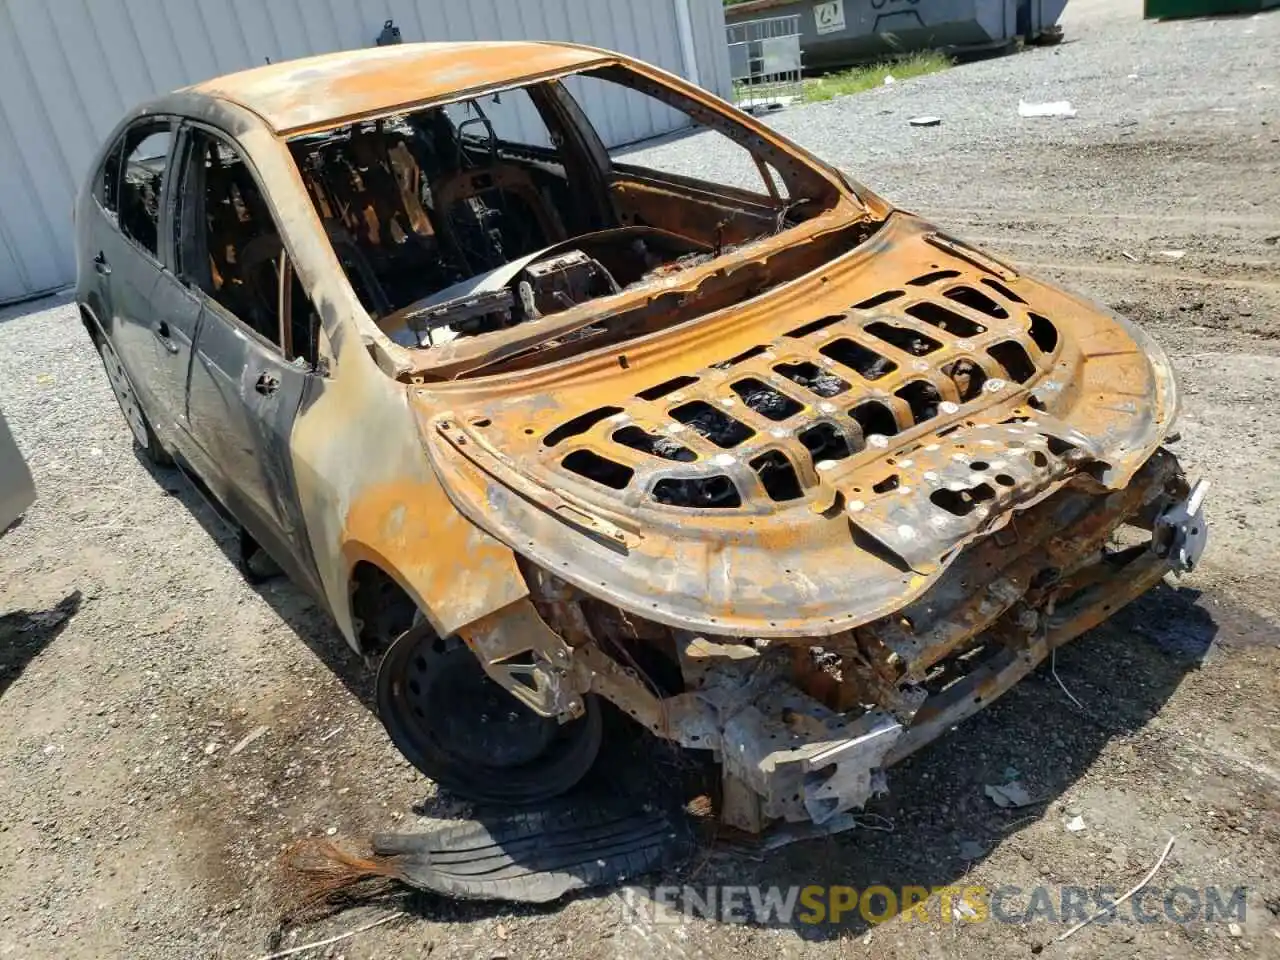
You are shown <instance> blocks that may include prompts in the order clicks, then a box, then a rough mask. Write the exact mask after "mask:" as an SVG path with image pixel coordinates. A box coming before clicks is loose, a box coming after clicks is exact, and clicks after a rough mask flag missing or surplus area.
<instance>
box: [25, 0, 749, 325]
mask: <svg viewBox="0 0 1280 960" xmlns="http://www.w3.org/2000/svg"><path fill="white" fill-rule="evenodd" d="M680 2H681V0H540V2H537V3H530V2H521V0H474V2H472V3H468V4H457V3H449V2H447V0H377V2H375V0H59V2H57V3H49V2H47V0H0V303H4V302H7V301H10V300H16V299H21V298H23V297H27V296H31V295H34V294H38V293H41V292H44V291H47V290H52V289H57V288H58V287H60V286H63V285H65V284H67V283H70V282H71V281H72V280H73V279H74V278H75V261H74V256H73V251H72V231H71V208H72V202H73V200H74V198H75V194H76V191H77V190H78V189H79V187H80V184H81V182H82V181H83V180H84V177H85V175H86V174H87V172H88V166H89V163H90V162H91V159H92V157H93V154H94V151H95V150H96V149H97V147H98V145H99V144H100V143H101V142H102V140H103V139H104V138H105V137H106V136H107V134H108V133H109V132H110V130H111V128H112V127H113V126H114V125H115V123H116V121H117V120H118V119H119V118H120V116H122V115H123V114H124V112H125V111H126V110H128V109H129V108H130V107H132V106H133V105H134V104H136V103H139V102H141V101H143V100H146V99H150V98H152V97H154V96H156V95H158V94H161V93H164V92H166V91H168V90H172V89H175V88H177V87H181V86H186V85H188V84H192V83H197V82H200V81H202V80H206V79H209V78H210V77H214V76H218V75H220V74H224V73H229V72H233V71H236V70H243V69H246V68H248V67H253V66H259V65H262V64H264V63H266V62H267V61H268V60H270V61H271V62H272V63H278V62H280V61H281V60H288V59H293V58H296V57H303V56H310V55H313V54H318V53H328V52H332V51H336V50H348V49H353V48H357V47H365V46H370V45H372V43H373V40H374V37H376V36H377V34H378V32H379V30H380V29H381V28H382V23H383V21H384V20H386V19H387V17H391V18H393V19H394V20H395V22H396V25H397V26H398V27H399V28H400V31H401V36H402V37H403V40H404V41H405V42H406V43H409V42H413V41H419V40H569V41H573V42H577V43H585V44H591V45H594V46H601V47H607V48H610V49H615V50H621V51H622V52H624V53H629V54H632V55H635V56H638V57H641V58H642V59H645V60H648V61H650V62H652V63H655V64H657V65H658V66H660V67H662V68H664V69H666V70H670V71H671V72H673V73H676V74H679V75H682V76H690V75H691V73H692V72H696V73H697V75H698V78H699V81H700V82H701V83H702V85H703V86H705V87H706V88H707V89H709V90H711V91H712V92H714V93H717V94H720V95H725V94H726V93H727V92H728V90H729V78H728V76H729V69H728V58H727V55H726V54H725V53H724V50H723V23H724V14H723V12H722V8H721V4H720V0H688V4H689V11H690V21H691V25H692V39H693V44H692V49H693V50H694V51H695V60H696V62H695V63H693V64H690V63H687V62H686V56H685V55H684V52H683V51H682V47H681V43H680V39H679V24H678V20H677V10H678V4H679V3H680ZM690 68H693V69H692V71H691V69H690ZM589 106H594V107H596V109H593V110H592V114H593V116H607V117H609V121H608V124H607V125H606V129H604V130H602V133H603V134H604V135H605V137H606V139H607V140H608V141H609V142H610V144H611V145H613V144H619V143H625V142H631V141H634V140H638V139H643V138H645V137H651V136H655V135H658V134H661V133H665V132H667V131H669V130H671V129H674V128H675V127H677V126H679V125H681V124H682V123H683V122H684V121H683V118H681V117H679V116H678V115H675V114H674V113H673V112H671V111H667V110H662V109H654V108H652V107H642V108H640V109H637V108H636V107H635V106H634V105H633V104H631V103H629V102H626V101H624V100H623V99H621V97H619V98H618V99H617V101H616V102H601V103H599V104H594V105H589Z"/></svg>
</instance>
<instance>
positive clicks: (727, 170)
mask: <svg viewBox="0 0 1280 960" xmlns="http://www.w3.org/2000/svg"><path fill="white" fill-rule="evenodd" d="M564 86H565V89H566V90H568V91H569V93H570V95H571V96H572V97H573V98H574V99H575V100H576V101H577V103H578V105H579V107H580V108H581V109H582V111H583V113H584V114H585V115H586V117H587V119H588V121H590V123H591V125H592V126H593V127H594V128H595V129H596V131H597V133H598V134H599V135H600V137H601V138H602V139H604V140H605V143H606V147H607V148H608V151H609V158H610V161H611V165H612V168H613V170H612V174H613V182H614V191H615V193H616V194H617V193H621V194H623V195H624V196H625V194H626V193H627V190H628V184H627V181H632V182H633V183H634V184H635V185H636V187H640V186H641V185H643V184H644V182H645V181H651V182H653V183H656V184H677V185H683V186H687V187H691V188H694V189H699V188H700V189H702V190H705V191H706V192H707V193H708V194H711V195H722V196H724V197H726V198H728V197H730V196H736V197H737V198H739V199H744V200H756V201H757V202H759V203H760V204H761V205H762V206H763V207H774V208H775V209H776V208H777V207H778V205H779V204H780V203H781V204H784V206H783V208H782V210H781V211H778V212H780V213H781V214H782V218H781V225H782V226H785V225H788V224H790V223H793V222H798V221H800V220H803V219H805V217H804V216H803V215H802V213H800V212H799V208H800V207H801V206H802V205H803V204H811V205H817V204H818V203H819V201H821V200H822V199H824V196H825V194H827V193H828V192H829V187H827V186H826V185H825V184H823V183H821V182H820V181H817V180H815V178H814V177H813V176H812V172H811V171H807V170H803V169H800V168H798V167H796V166H795V165H794V164H793V163H792V162H791V161H790V158H788V157H784V156H780V155H777V152H776V151H774V150H772V149H771V148H769V147H768V145H767V144H766V143H765V142H764V141H762V140H761V139H760V138H759V137H754V136H753V135H751V134H750V132H749V131H747V130H745V129H744V128H740V127H736V126H734V125H729V124H724V123H723V122H722V121H720V119H719V118H718V117H717V116H716V115H714V114H712V113H711V112H710V111H707V110H706V109H705V108H703V107H702V106H701V105H699V104H697V103H696V102H694V101H692V100H686V99H685V98H683V97H682V96H681V95H680V94H678V93H677V92H676V91H673V90H671V89H670V88H668V87H664V86H661V85H659V84H655V83H653V82H652V81H649V80H648V79H647V78H644V77H642V76H639V75H637V74H634V73H633V72H631V71H629V70H626V69H623V68H619V67H605V68H603V69H599V70H593V71H588V72H587V73H583V74H579V75H577V76H573V77H568V78H566V79H565V81H564ZM600 105H605V107H606V108H607V110H606V112H603V113H602V109H601V106H600ZM654 114H657V115H660V116H662V117H664V118H665V119H666V121H667V122H668V124H669V125H671V126H674V127H675V128H676V129H675V130H674V131H673V132H672V133H670V134H667V135H666V136H663V137H658V138H656V139H651V140H645V141H641V142H638V143H637V142H634V141H632V142H628V141H627V139H626V131H625V129H621V128H620V127H619V118H620V117H622V118H625V117H633V116H642V117H643V116H646V115H654ZM730 131H732V135H731V133H730ZM753 140H754V141H755V142H751V141H753ZM784 167H785V169H784ZM646 192H647V191H646ZM623 206H624V208H625V207H627V206H628V205H627V204H626V203H625V202H624V204H623ZM624 215H625V214H624ZM637 215H638V216H641V217H644V214H643V213H642V212H640V213H637ZM735 219H736V220H739V221H741V224H740V226H741V229H740V230H738V231H736V232H737V233H738V234H739V235H741V239H745V235H746V233H748V232H749V231H751V230H753V229H756V228H757V227H759V226H761V225H769V224H771V223H773V222H774V221H775V220H777V219H778V218H777V217H776V216H775V215H774V213H772V212H771V211H769V210H768V209H761V210H759V211H758V213H757V216H756V217H754V218H753V217H752V216H751V214H750V212H748V213H747V214H746V215H745V216H744V215H742V214H739V215H738V216H737V217H735ZM752 219H758V221H759V222H758V223H752V222H751V221H752ZM722 233H723V231H722ZM721 239H723V237H722V238H721ZM741 239H738V240H736V241H730V242H741Z"/></svg>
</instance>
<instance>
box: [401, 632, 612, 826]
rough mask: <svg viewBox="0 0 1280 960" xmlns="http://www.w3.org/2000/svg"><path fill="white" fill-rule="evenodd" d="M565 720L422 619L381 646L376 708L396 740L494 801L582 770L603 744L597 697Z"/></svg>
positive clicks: (540, 793) (564, 780) (563, 786)
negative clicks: (524, 699)
mask: <svg viewBox="0 0 1280 960" xmlns="http://www.w3.org/2000/svg"><path fill="white" fill-rule="evenodd" d="M584 703H585V707H586V712H585V713H584V714H583V715H582V716H581V717H578V718H577V719H575V720H570V721H569V722H568V723H564V724H561V723H559V722H557V721H556V720H555V719H554V718H551V717H542V716H539V715H538V714H536V713H534V712H533V711H532V710H530V709H529V708H528V707H526V706H525V705H524V704H523V703H521V702H520V701H519V700H517V699H516V698H515V697H513V696H512V695H511V694H509V693H508V692H507V691H506V690H504V689H503V688H502V687H501V686H500V685H499V684H498V683H496V682H495V681H493V680H492V679H490V678H489V676H488V675H487V674H486V673H485V672H484V668H483V667H482V666H481V665H480V661H478V660H477V659H476V657H475V654H473V653H472V652H471V651H470V650H469V649H468V648H467V647H466V645H465V644H463V643H462V642H461V641H460V640H458V639H457V638H449V639H446V640H442V639H440V638H438V637H436V636H435V634H434V632H433V631H432V630H431V628H430V626H428V625H427V624H420V625H418V626H415V627H414V628H413V629H411V630H409V631H408V632H406V633H405V634H404V635H403V636H401V637H400V638H399V639H397V640H396V642H395V643H393V644H392V645H391V647H390V649H388V650H387V653H386V655H385V656H384V657H383V659H382V665H381V667H380V668H379V670H378V714H379V716H380V718H381V720H382V723H383V725H384V726H385V727H386V728H387V733H388V734H389V735H390V736H391V740H392V742H393V743H394V744H395V745H396V747H397V748H398V749H399V750H400V752H401V753H403V754H404V755H405V757H406V758H407V759H408V760H409V761H410V762H411V763H412V764H413V765H414V766H415V767H417V768H418V769H419V770H421V771H422V772H423V773H424V774H426V775H427V776H428V777H430V778H431V779H432V780H434V781H435V782H436V783H437V784H439V785H440V786H441V787H444V788H445V789H447V790H450V791H452V792H453V793H456V794H458V795H459V796H461V797H465V798H467V799H469V800H477V801H484V802H494V803H511V804H518V803H538V802H541V801H544V800H548V799H550V798H551V797H555V796H559V795H560V794H562V793H564V792H566V791H567V790H569V789H570V788H571V787H573V786H574V785H575V784H576V783H577V782H578V781H579V780H581V779H582V778H583V776H585V775H586V773H587V771H588V770H590V769H591V765H592V764H593V763H594V762H595V758H596V755H597V754H598V753H599V751H600V741H601V715H600V704H599V702H598V701H597V700H596V698H595V697H593V696H587V697H585V698H584Z"/></svg>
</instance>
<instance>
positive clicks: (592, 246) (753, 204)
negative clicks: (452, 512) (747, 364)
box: [289, 66, 873, 374]
mask: <svg viewBox="0 0 1280 960" xmlns="http://www.w3.org/2000/svg"><path fill="white" fill-rule="evenodd" d="M636 115H648V116H661V117H664V118H667V119H669V120H670V121H671V123H672V125H673V126H674V127H676V129H677V132H676V133H675V134H672V135H669V136H667V137H663V138H660V139H659V140H656V141H647V142H645V143H643V144H636V145H630V146H623V147H618V146H614V145H617V144H626V143H627V142H628V139H629V135H630V133H629V130H628V129H627V128H626V123H627V120H626V118H627V117H630V116H636ZM289 148H290V151H291V153H292V155H293V158H294V161H295V162H296V164H297V166H298V169H299V172H300V173H301V175H302V180H303V183H304V184H305V186H306V188H307V191H308V193H309V194H310V196H311V199H312V202H313V204H314V206H315V209H316V212H317V214H319V216H320V219H321V221H322V222H323V224H324V227H325V231H326V233H327V235H328V237H329V240H330V243H331V244H332V246H333V249H334V252H335V253H336V254H337V257H338V260H339V262H340V263H341V265H342V267H343V270H344V272H345V273H346V275H347V278H348V279H349V280H350V282H351V285H352V287H353V289H354V290H355V292H356V295H357V296H358V298H359V299H360V301H361V304H362V305H363V306H364V308H365V310H366V311H367V312H368V313H369V314H370V316H371V317H372V318H373V319H374V321H375V322H376V323H377V324H378V326H379V327H380V328H381V329H382V331H383V332H384V333H386V334H387V335H388V336H389V337H390V338H391V339H392V340H393V341H395V342H396V343H398V344H400V345H401V346H405V347H410V348H417V349H423V350H425V351H427V353H426V354H424V355H423V357H422V365H423V367H424V368H431V367H434V368H436V369H444V370H448V371H451V372H452V373H453V374H457V373H467V372H474V371H476V370H479V369H480V368H482V367H493V366H495V365H501V366H503V367H506V368H509V369H519V368H521V367H522V366H528V365H530V363H531V360H530V356H529V355H530V354H531V353H532V354H541V355H540V356H538V357H537V359H536V361H533V362H549V361H550V360H552V359H555V358H556V357H558V356H560V355H563V354H565V353H568V352H574V351H580V350H581V349H583V347H584V346H591V347H595V346H604V345H606V343H611V342H615V341H617V340H621V339H629V338H633V337H636V336H639V335H643V334H644V333H648V332H651V331H652V330H654V329H657V328H660V327H661V326H664V325H670V324H672V323H676V322H679V321H680V320H682V319H687V318H689V317H691V316H696V315H698V314H699V313H701V312H706V311H708V310H714V309H717V308H718V306H727V305H730V304H732V303H736V302H740V301H741V300H742V299H744V297H746V296H754V295H758V294H759V293H760V292H763V289H765V288H767V287H768V286H773V285H776V284H778V283H785V282H787V281H788V280H791V279H794V278H795V277H797V276H799V275H801V274H803V273H807V272H809V271H811V270H813V269H816V268H817V267H819V266H821V265H822V264H823V263H825V262H826V261H827V260H829V259H831V258H832V257H834V256H836V255H838V254H840V253H843V252H845V251H846V250H848V249H850V246H851V244H850V239H849V237H847V236H844V237H841V236H839V234H840V231H836V233H835V234H834V235H830V236H829V237H824V238H823V239H822V240H821V241H818V242H816V243H815V244H811V245H805V247H807V248H808V249H792V248H787V247H785V246H780V247H779V249H777V250H775V251H773V252H772V253H771V254H770V256H769V257H768V258H767V260H768V261H770V262H768V263H767V264H766V263H764V262H761V263H759V264H758V265H753V267H752V268H751V269H745V270H741V271H736V272H735V273H734V275H733V276H728V275H721V276H718V277H717V275H716V274H713V273H709V274H706V276H707V277H708V282H710V283H712V285H713V286H717V287H720V288H722V289H716V290H712V291H710V292H708V291H702V292H701V294H702V295H701V296H698V297H691V298H688V300H689V301H690V303H688V304H687V305H683V306H682V305H676V309H672V306H671V304H664V305H663V308H662V309H650V312H649V314H646V313H645V310H646V309H647V308H652V307H655V306H656V305H655V304H646V305H645V306H642V307H638V308H636V310H634V311H623V312H622V313H619V314H617V315H613V316H610V317H608V319H607V320H606V321H601V322H599V323H596V324H592V323H583V324H581V325H571V324H568V323H566V324H565V326H564V327H563V328H561V327H559V326H557V324H555V323H550V322H548V321H549V319H550V318H552V317H556V316H557V315H559V314H564V313H567V312H569V311H574V310H575V309H576V308H579V307H582V306H583V305H585V304H589V303H591V302H593V301H596V300H599V299H601V298H607V297H612V296H615V295H617V294H620V293H623V292H626V291H629V290H632V289H636V288H640V287H645V286H654V287H656V286H658V285H660V284H663V283H666V282H669V280H670V278H671V277H672V276H673V275H675V274H680V273H685V272H688V271H691V270H696V269H698V268H701V267H703V266H706V265H708V264H711V263H712V262H714V261H716V260H718V259H719V258H721V257H723V256H725V255H726V254H729V253H731V252H733V251H735V250H737V249H738V248H740V247H743V246H747V245H750V244H753V243H756V242H757V241H762V240H770V239H772V238H774V237H776V236H777V235H778V234H780V233H783V232H785V231H786V230H788V229H790V228H792V227H795V226H797V225H799V224H801V223H803V222H805V221H806V220H809V219H811V218H813V217H815V216H817V215H819V214H821V213H823V212H824V211H826V210H829V209H830V208H831V207H832V206H833V205H834V204H835V202H836V199H837V196H838V193H837V188H836V186H835V185H834V184H833V183H832V182H831V181H830V180H829V179H827V177H826V176H824V175H823V174H822V173H821V172H820V171H819V169H818V168H816V167H812V166H810V165H808V164H806V163H803V162H801V161H799V160H798V159H797V158H796V157H795V156H793V155H791V154H790V153H787V152H785V151H784V150H782V149H780V148H778V147H776V146H774V145H773V144H771V143H770V142H768V141H766V140H764V139H762V138H761V137H759V136H758V135H756V134H755V133H754V132H753V131H751V130H749V129H747V128H745V127H743V126H741V124H740V123H739V122H738V121H737V120H735V119H733V117H732V116H731V115H727V114H721V113H719V112H718V111H715V110H710V109H708V108H706V107H704V106H702V105H701V104H698V103H697V102H695V101H693V100H689V99H687V98H685V97H684V96H683V95H682V94H680V93H679V92H677V91H675V90H673V89H671V88H669V87H667V86H666V85H664V84H660V83H655V82H653V81H651V80H649V79H648V78H646V77H644V76H643V75H641V74H638V73H635V72H633V71H632V70H631V69H629V68H627V67H623V66H608V67H603V68H596V69H592V70H586V71H582V72H580V73H577V74H571V75H568V76H565V77H562V78H556V79H550V80H542V81H538V82H534V83H528V84H524V85H516V86H513V87H511V88H509V89H506V90H501V91H499V92H497V93H485V94H484V95H482V96H474V97H471V98H469V99H463V100H459V101H457V102H454V103H449V104H444V105H433V106H428V107H424V108H422V109H419V110H416V111H411V112H406V113H404V114H401V115H397V116H390V117H382V118H377V119H370V120H364V121H357V122H354V123H349V124H346V125H343V126H339V127H335V128H333V129H330V130H323V131H319V132H308V133H306V134H303V135H300V136H298V137H295V138H294V139H293V140H291V141H290V143H289ZM610 148H611V149H610ZM707 156H714V157H715V163H714V164H713V165H711V166H710V169H711V170H712V171H713V174H712V176H711V178H708V169H709V166H708V164H707V163H706V162H705V158H706V157H707ZM602 163H603V166H602ZM870 229H873V227H871V226H870V225H869V224H866V223H862V224H859V226H858V228H857V231H858V237H859V238H865V235H866V234H867V233H868V232H869V231H870ZM856 242H860V239H859V240H856V241H855V245H856ZM779 258H781V259H779ZM761 277H767V280H766V281H765V282H764V286H763V287H762V281H761ZM580 313H581V312H580ZM650 314H651V315H650ZM575 316H576V315H575ZM615 330H616V333H615ZM544 331H545V335H544ZM499 335H501V336H499ZM498 342H502V343H506V344H514V345H516V346H517V349H515V350H506V351H504V352H503V353H502V354H501V355H500V356H499V355H494V356H493V358H492V359H490V356H489V354H490V353H491V345H493V344H496V343H498ZM748 355H753V354H752V353H751V352H750V351H749V352H748ZM745 356H746V355H744V358H745ZM731 362H732V361H731Z"/></svg>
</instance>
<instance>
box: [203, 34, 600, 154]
mask: <svg viewBox="0 0 1280 960" xmlns="http://www.w3.org/2000/svg"><path fill="white" fill-rule="evenodd" d="M617 58H618V55H617V54H613V53H610V52H608V51H606V50H598V49H595V48H593V47H584V46H577V45H573V44H564V43H538V42H527V41H483V42H465V43H405V44H398V45H395V46H386V47H368V48H365V49H360V50H344V51H341V52H338V53H326V54H322V55H320V56H317V57H303V58H302V59H299V60H288V61H284V62H282V63H271V64H267V65H266V66H262V67H255V68H253V69H252V70H243V71H241V72H240V73H229V74H226V75H225V76H221V77H214V78H213V79H212V80H206V81H204V82H203V83H198V84H195V85H194V86H191V87H188V88H186V89H185V90H184V91H183V92H185V93H195V94H203V95H205V96H209V97H214V98H217V99H220V100H229V101H231V102H232V103H236V104H239V105H240V106H241V107H244V108H245V109H246V110H251V111H253V112H254V113H256V114H257V115H258V116H259V117H261V118H262V119H263V120H264V121H265V122H266V123H267V125H268V126H270V127H271V128H272V129H273V130H274V131H275V132H276V133H277V134H281V135H287V134H291V133H298V132H302V131H304V130H313V129H323V128H325V127H330V126H337V125H338V124H341V123H343V122H345V121H348V120H354V119H357V118H360V117H366V116H372V115H376V114H380V113H382V114H385V113H395V112H398V111H399V110H401V109H407V108H409V107H412V106H415V105H417V104H420V103H424V102H427V101H430V100H438V99H443V98H447V97H449V95H450V94H454V93H461V92H463V91H469V90H474V89H483V88H488V87H501V86H509V85H511V84H514V83H519V82H520V81H522V80H525V79H530V78H533V77H537V76H540V75H544V74H556V73H562V72H564V71H567V70H575V69H579V68H581V67H583V66H585V65H587V64H591V63H598V62H606V61H610V60H614V59H617Z"/></svg>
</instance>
